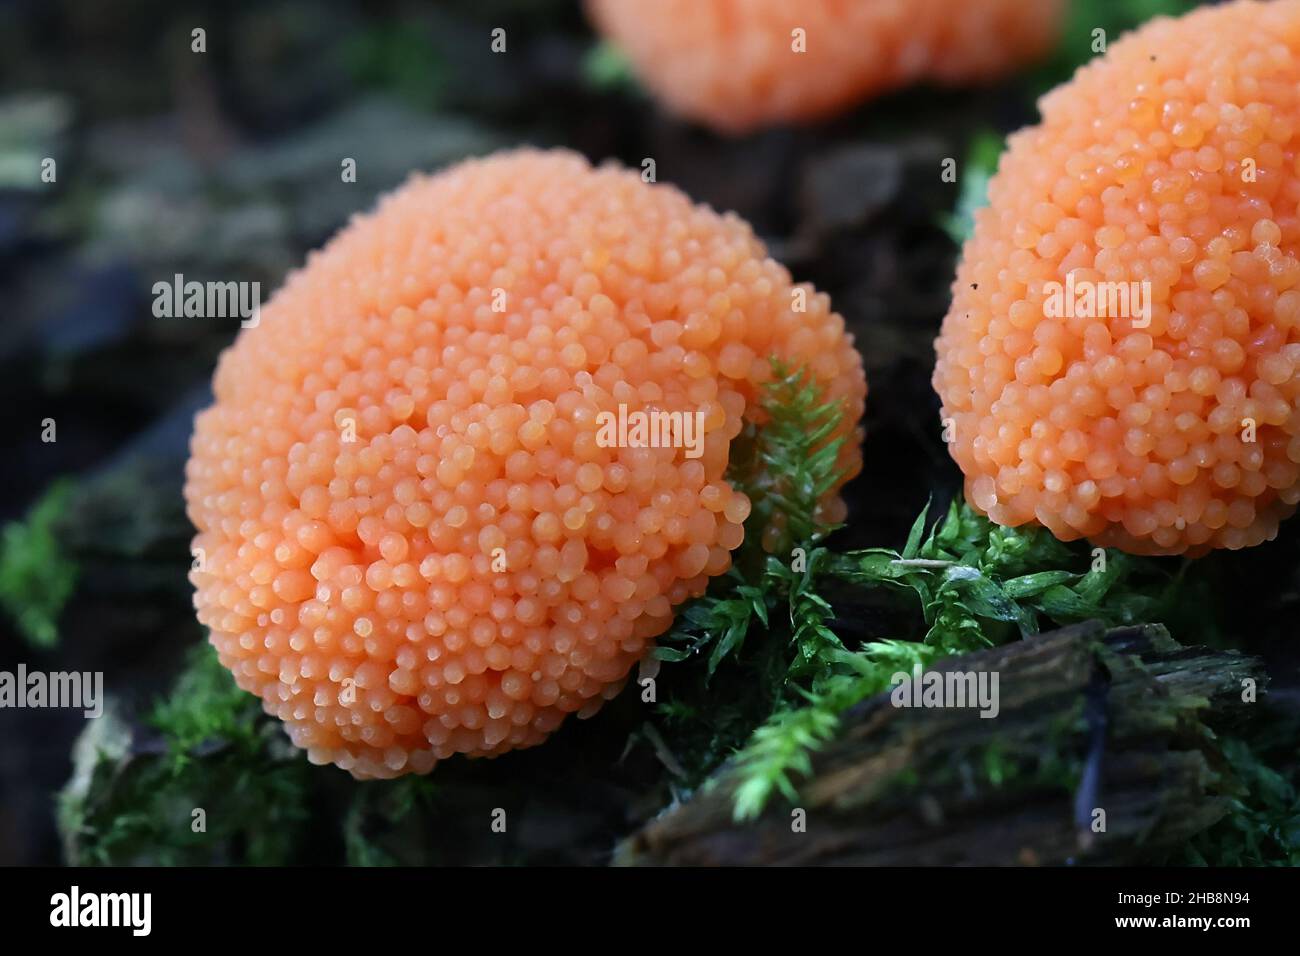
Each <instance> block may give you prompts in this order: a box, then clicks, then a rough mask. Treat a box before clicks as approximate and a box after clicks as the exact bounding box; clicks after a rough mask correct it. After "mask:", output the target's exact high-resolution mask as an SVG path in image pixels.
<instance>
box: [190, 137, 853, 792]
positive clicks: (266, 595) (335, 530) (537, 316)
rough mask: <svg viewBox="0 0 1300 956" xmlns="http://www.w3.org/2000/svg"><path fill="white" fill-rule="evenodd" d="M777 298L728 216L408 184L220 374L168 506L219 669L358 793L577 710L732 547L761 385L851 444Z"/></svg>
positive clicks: (662, 202)
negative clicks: (807, 375)
mask: <svg viewBox="0 0 1300 956" xmlns="http://www.w3.org/2000/svg"><path fill="white" fill-rule="evenodd" d="M796 288H799V287H795V286H793V285H792V283H791V280H790V276H789V274H788V273H787V272H786V270H785V269H784V268H783V267H781V266H780V265H778V264H777V263H776V262H774V261H772V260H771V259H769V258H767V257H766V254H765V251H764V249H763V246H762V245H761V244H760V243H759V242H758V240H757V239H756V238H755V237H754V235H753V233H752V231H751V230H750V228H749V227H748V226H747V225H746V224H745V223H744V222H742V221H741V220H739V219H737V218H736V217H735V216H733V215H725V216H720V215H718V214H716V213H714V212H713V211H711V210H709V209H707V208H704V207H699V206H694V205H692V204H691V202H690V201H689V200H688V199H687V198H686V197H685V196H683V195H682V194H681V193H679V192H677V191H676V190H674V189H672V188H669V187H666V186H651V185H647V184H645V183H643V182H642V181H641V179H640V177H639V176H638V175H636V174H634V173H630V172H627V171H625V170H620V169H615V168H612V167H602V168H599V169H593V168H591V167H590V166H588V165H587V163H586V162H585V161H584V160H583V159H582V158H581V157H579V156H576V155H574V154H571V153H563V152H555V153H541V152H530V151H524V152H515V153H507V154H501V155H498V156H495V157H491V158H488V159H485V160H479V161H473V162H468V163H465V164H463V165H460V166H457V167H455V168H453V169H450V170H448V171H446V172H444V173H442V174H440V175H437V176H433V177H416V178H414V179H413V180H411V182H409V183H408V184H407V185H406V186H405V187H403V188H402V189H400V190H398V191H397V192H396V193H393V194H392V195H390V196H388V197H387V198H386V199H384V200H383V201H382V202H381V203H380V205H379V208H378V210H377V211H376V212H375V213H373V214H371V215H368V216H363V217H360V218H358V219H357V220H355V221H354V222H353V223H352V224H351V225H350V226H349V227H348V228H347V229H345V230H344V231H343V232H342V233H340V234H339V235H338V236H337V237H336V238H335V239H334V240H333V241H331V242H330V243H329V244H328V245H327V246H326V247H325V248H324V249H323V250H322V251H320V252H319V253H316V254H314V255H313V256H312V257H311V258H310V260H309V261H308V263H307V265H306V267H305V268H304V269H302V270H301V271H299V272H297V273H296V274H294V275H293V276H292V277H291V278H290V279H289V280H288V282H287V283H286V284H285V286H284V288H283V289H281V290H280V291H279V293H278V294H277V295H276V296H275V297H274V298H273V299H272V300H271V301H270V302H269V303H268V304H267V305H266V307H265V308H264V309H263V310H262V316H261V322H260V324H259V325H258V326H256V327H254V328H249V329H246V330H244V331H243V332H242V333H241V334H240V336H239V338H238V339H237V341H236V342H235V344H234V345H233V346H232V347H231V348H230V349H229V350H227V351H226V353H225V354H224V355H223V356H222V358H221V361H220V364H219V367H218V369H217V372H216V377H215V383H214V387H215V394H216V402H215V404H214V405H213V406H212V407H211V408H209V409H207V410H206V411H204V412H202V413H201V414H200V415H199V417H198V420H197V423H196V427H195V434H194V439H193V443H192V457H191V460H190V462H189V466H188V469H187V479H188V480H187V485H186V489H185V493H186V500H187V502H188V506H189V514H190V517H191V519H192V520H193V522H194V524H195V526H196V527H197V528H198V534H197V536H196V537H195V539H194V546H195V548H197V549H200V552H201V557H202V559H203V569H202V570H196V571H194V572H192V574H191V577H192V580H193V582H194V584H195V586H196V589H197V594H196V598H195V603H196V606H197V608H198V612H199V617H200V619H201V621H202V622H203V623H204V624H206V625H207V626H208V627H209V628H210V630H211V639H212V642H213V644H214V645H215V646H216V648H217V651H218V653H219V655H220V657H221V660H222V662H223V663H224V664H225V665H226V666H227V667H229V668H230V669H231V670H232V671H233V673H234V675H235V678H236V680H237V681H238V682H239V685H240V686H241V687H243V688H244V689H246V690H249V691H252V692H253V693H255V694H257V695H259V696H260V697H261V698H262V700H263V702H264V705H265V707H266V709H267V711H268V712H269V713H272V714H275V715H277V716H278V717H280V718H281V719H282V720H283V721H285V723H286V724H287V726H288V729H289V733H290V736H291V737H292V739H293V741H294V742H295V743H296V744H297V745H298V746H300V747H304V748H306V749H307V751H308V753H309V755H310V758H311V759H312V760H313V761H315V762H318V763H324V762H332V763H335V764H337V765H339V766H340V767H344V768H346V769H348V770H350V771H352V773H353V774H354V775H356V776H359V777H389V776H394V775H398V774H401V773H405V772H411V771H416V772H425V771H428V770H429V769H430V768H431V767H432V766H433V764H434V762H435V761H436V760H439V759H442V758H445V757H447V756H450V755H451V754H454V753H465V754H470V755H477V756H484V755H494V754H499V753H502V752H504V751H507V750H510V749H512V748H516V747H525V746H529V745H532V744H536V743H538V742H540V741H542V740H543V739H545V737H546V736H547V735H548V734H549V733H551V732H552V731H553V730H555V729H556V727H558V726H559V724H560V722H561V721H562V720H563V718H564V716H565V715H566V714H569V713H571V712H575V711H583V712H590V711H592V710H594V709H595V708H596V707H597V706H599V704H600V703H601V702H602V701H603V700H604V699H605V698H607V697H610V696H612V695H613V694H614V693H615V692H617V690H618V689H619V687H620V686H621V684H622V682H623V681H624V679H625V678H626V676H627V674H628V672H629V669H630V668H631V667H632V666H633V665H634V664H635V663H636V662H637V660H638V659H639V658H641V657H642V656H643V655H644V654H645V653H646V651H647V649H648V648H649V647H650V646H651V645H652V642H653V638H654V637H655V636H656V635H658V634H660V633H662V632H663V631H664V630H665V629H666V628H667V627H668V626H669V624H670V623H671V620H672V613H673V606H674V605H675V604H677V603H679V602H681V601H683V600H685V599H686V598H687V597H689V596H692V595H698V594H700V593H702V592H703V590H704V588H705V585H706V583H707V581H708V579H709V577H710V576H711V575H716V574H719V573H721V572H722V571H724V570H725V569H726V568H727V567H728V565H729V563H730V555H729V550H730V549H732V548H734V547H735V546H736V545H737V544H739V543H740V541H741V538H742V535H743V531H742V522H743V521H744V519H745V517H746V516H747V514H748V512H749V502H748V500H747V499H746V498H745V497H744V495H742V494H740V493H739V492H737V491H735V490H733V489H732V488H731V486H730V485H729V484H728V483H727V482H726V481H725V480H724V478H723V472H724V469H725V468H726V465H727V460H728V454H729V442H730V439H731V438H732V437H734V436H735V435H736V434H737V433H738V432H739V430H740V429H741V427H742V423H743V419H745V418H751V419H752V418H755V416H756V415H757V414H759V410H758V409H757V408H756V407H755V406H756V403H755V399H756V395H757V390H758V387H759V385H760V383H762V382H763V381H765V380H766V379H768V378H769V377H770V364H769V356H772V355H777V356H781V357H782V358H784V359H785V360H786V361H788V362H789V363H791V364H792V365H799V366H806V367H807V368H809V369H810V370H811V372H812V373H813V374H814V375H815V376H816V377H817V378H818V380H819V381H820V382H821V384H822V385H823V386H824V390H825V393H826V395H827V396H828V397H835V398H839V399H842V400H843V402H844V409H845V416H844V425H843V428H842V431H843V432H844V433H848V432H850V431H852V430H854V429H855V427H856V423H857V421H858V419H859V417H860V415H861V413H862V407H863V400H864V396H865V383H864V380H863V375H862V366H861V360H860V358H859V356H858V354H857V353H856V352H855V351H854V349H853V345H852V340H851V338H850V337H849V336H847V335H846V334H845V331H844V324H843V321H842V319H841V318H840V317H839V316H838V315H836V314H834V313H833V312H831V310H830V306H829V302H828V300H827V299H826V297H825V296H823V295H818V294H816V293H814V292H812V291H811V290H810V289H807V288H806V287H803V292H802V293H801V294H800V295H799V296H796V295H795V294H794V290H795V289H796ZM803 296H806V297H807V309H806V311H803V312H798V311H794V310H792V305H793V306H794V307H795V308H798V304H797V300H798V299H799V298H802V297H803ZM620 405H622V406H624V407H625V410H626V411H627V412H628V413H629V414H630V413H635V412H639V411H680V412H695V411H698V412H701V413H702V414H703V419H702V421H703V424H704V429H705V438H704V441H703V447H702V449H701V451H702V454H701V455H699V457H691V449H689V448H682V447H617V445H614V446H611V444H610V442H609V441H608V440H602V438H601V431H600V423H599V421H598V419H599V418H600V413H602V412H606V411H608V412H611V413H617V410H618V408H619V406H620ZM606 434H607V436H608V433H606ZM859 456H860V453H859V451H858V444H857V442H856V441H852V440H850V441H849V442H847V443H846V447H845V450H844V452H843V459H842V464H843V465H844V467H845V469H846V470H847V471H848V472H849V473H853V472H855V471H856V470H857V469H858V467H859V466H860V457H859ZM833 517H834V516H833Z"/></svg>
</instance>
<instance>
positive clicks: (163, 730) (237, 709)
mask: <svg viewBox="0 0 1300 956" xmlns="http://www.w3.org/2000/svg"><path fill="white" fill-rule="evenodd" d="M74 756H75V759H74V775H73V779H72V781H71V782H70V783H69V785H68V786H67V787H66V788H65V789H64V791H63V793H62V794H61V795H60V799H59V824H60V829H61V831H62V834H63V837H64V845H65V852H66V856H67V862H68V863H70V864H73V865H136V864H149V865H164V866H171V865H203V864H218V863H235V864H250V865H274V864H287V863H292V862H295V861H296V860H298V859H299V856H300V853H301V851H302V849H303V841H304V834H305V824H306V821H307V819H308V816H309V809H310V808H309V805H308V804H309V794H310V791H309V786H308V784H309V774H310V768H309V766H308V764H307V761H306V759H305V758H304V757H303V755H302V753H301V752H300V751H297V750H295V749H294V748H292V747H291V746H290V745H289V742H288V741H287V740H286V739H285V737H284V732H283V730H282V729H281V728H280V727H279V726H278V723H277V722H275V721H272V720H270V719H268V718H266V717H264V716H263V715H262V713H261V706H260V704H259V703H258V701H257V699H256V698H255V697H253V696H252V695H250V694H246V693H244V692H243V691H241V690H239V689H238V687H236V686H235V683H234V680H233V679H232V678H231V676H230V674H229V672H227V671H226V670H225V668H223V667H222V666H221V664H220V663H219V662H218V661H217V659H216V654H215V652H214V651H213V650H212V648H211V647H209V646H208V645H206V644H204V645H202V646H200V647H197V648H195V650H194V651H193V652H192V654H191V656H190V660H189V663H188V665H187V667H186V669H185V671H184V672H183V673H182V675H181V677H180V679H179V680H178V681H177V683H176V687H175V689H174V690H173V692H172V693H171V694H170V695H169V696H168V697H167V698H166V699H165V700H162V701H160V702H159V703H158V704H157V705H156V706H155V707H154V708H153V709H152V710H151V712H150V713H149V714H148V715H147V717H146V719H145V720H144V722H143V723H142V724H133V723H131V722H129V721H127V720H125V719H123V718H122V717H121V716H120V715H119V714H118V713H117V712H116V711H115V710H111V711H110V713H109V714H108V715H106V716H105V717H103V718H100V719H99V720H95V721H91V722H90V724H89V725H88V729H87V731H86V734H85V735H84V736H83V738H82V740H81V741H80V742H79V744H78V748H77V751H76V753H75V755H74Z"/></svg>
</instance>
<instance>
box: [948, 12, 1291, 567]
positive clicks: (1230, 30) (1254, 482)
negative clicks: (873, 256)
mask: <svg viewBox="0 0 1300 956" xmlns="http://www.w3.org/2000/svg"><path fill="white" fill-rule="evenodd" d="M1041 108H1042V113H1043V121H1042V123H1041V125H1039V126H1037V127H1034V128H1031V129H1028V130H1024V131H1022V132H1020V133H1018V134H1016V135H1015V136H1014V137H1012V140H1011V142H1010V144H1009V148H1008V151H1007V153H1006V155H1005V156H1004V157H1003V160H1002V163H1001V167H1000V168H999V171H998V174H997V176H996V177H995V179H994V181H993V182H992V184H991V186H990V189H989V199H990V205H989V207H988V208H987V209H985V210H982V211H981V212H980V213H979V214H978V216H977V220H976V227H975V232H974V235H973V236H972V238H971V239H970V240H969V241H968V242H967V244H966V247H965V249H964V251H963V261H962V264H961V267H960V269H959V271H958V274H957V280H956V282H955V284H954V287H953V289H954V296H953V304H952V309H951V311H950V312H949V314H948V316H947V319H946V320H945V322H944V326H943V331H942V334H941V335H940V337H939V340H938V342H937V351H938V356H939V361H938V366H937V368H936V370H935V374H934V384H935V387H936V388H937V390H938V392H939V395H940V397H941V398H942V400H943V414H944V416H946V417H947V418H950V419H951V422H950V425H951V429H950V431H951V438H952V441H951V443H950V446H949V447H950V449H951V452H952V454H953V457H954V458H956V460H957V462H958V463H959V464H960V465H961V468H962V470H963V471H964V472H965V474H966V489H967V495H968V497H969V499H970V501H971V503H972V504H974V505H975V506H976V507H977V508H979V509H980V510H982V511H984V512H986V513H987V514H988V515H989V516H990V517H991V518H992V519H994V520H995V521H998V522H1000V523H1002V524H1007V525H1018V524H1022V523H1024V522H1028V521H1035V520H1036V521H1038V522H1040V523H1042V524H1044V525H1046V526H1047V527H1048V528H1050V529H1051V530H1052V531H1053V532H1054V533H1055V534H1056V535H1057V536H1058V537H1060V538H1063V539H1067V540H1068V539H1073V538H1078V537H1081V536H1086V537H1089V538H1091V539H1093V540H1094V541H1095V542H1096V543H1098V544H1101V545H1107V546H1109V545H1114V546H1117V547H1120V548H1123V549H1125V550H1128V551H1133V552H1138V553H1157V554H1173V553H1182V552H1188V553H1192V554H1196V553H1201V552H1204V551H1206V550H1209V549H1210V548H1213V547H1226V548H1241V547H1245V546H1248V545H1253V544H1257V543H1259V542H1261V541H1264V540H1266V539H1268V538H1271V537H1272V536H1273V535H1274V534H1275V533H1276V531H1277V527H1278V522H1279V520H1280V519H1282V518H1285V517H1286V516H1288V515H1290V514H1291V513H1292V512H1293V511H1294V510H1295V506H1296V502H1297V501H1300V411H1297V405H1298V403H1300V379H1298V378H1297V374H1296V373H1297V369H1300V261H1297V255H1298V254H1300V215H1298V213H1297V204H1298V203H1300V2H1296V0H1286V2H1280V3H1272V4H1255V3H1236V4H1232V5H1229V6H1225V7H1222V8H1217V9H1206V10H1203V11H1200V12H1197V13H1194V14H1191V15H1189V16H1186V17H1184V18H1182V19H1180V20H1167V19H1165V20H1159V21H1156V22H1153V23H1151V24H1149V25H1148V26H1146V27H1145V28H1143V29H1142V30H1141V31H1140V32H1138V33H1136V34H1135V35H1132V36H1129V37H1126V38H1124V39H1123V40H1121V41H1120V42H1118V43H1115V44H1114V45H1113V46H1112V47H1111V49H1110V52H1109V53H1108V54H1107V55H1106V56H1105V57H1104V58H1103V59H1100V60H1096V61H1093V62H1092V63H1090V64H1088V65H1087V66H1086V67H1084V68H1083V69H1082V70H1080V72H1079V73H1078V75H1077V76H1076V77H1075V78H1074V80H1073V81H1072V82H1070V83H1069V84H1067V85H1065V86H1063V87H1061V88H1059V89H1057V90H1055V91H1054V92H1052V93H1051V94H1049V95H1048V96H1046V97H1045V98H1044V99H1043V101H1042V103H1041ZM1071 273H1072V274H1073V275H1072V281H1073V284H1074V288H1075V290H1076V295H1075V297H1074V302H1075V308H1074V309H1073V313H1074V314H1072V315H1071V314H1062V310H1061V309H1060V308H1059V307H1058V306H1059V304H1061V303H1062V302H1063V301H1064V299H1065V297H1064V296H1062V297H1060V298H1058V299H1057V300H1056V301H1057V304H1056V305H1052V304H1049V303H1050V302H1051V300H1052V299H1053V293H1055V292H1057V291H1059V290H1061V289H1064V288H1066V283H1067V277H1069V276H1070V274H1071ZM1053 282H1055V283H1058V284H1059V286H1052V285H1050V283H1053ZM1106 282H1110V283H1125V285H1123V286H1112V287H1105V286H1101V285H1097V284H1096V283H1106ZM1135 282H1136V283H1139V285H1137V286H1131V285H1128V283H1135ZM1143 282H1145V283H1149V286H1148V287H1147V288H1148V290H1149V294H1150V299H1149V303H1150V310H1149V314H1145V313H1144V311H1143V310H1141V309H1137V308H1134V307H1133V303H1135V302H1138V301H1139V300H1141V299H1142V298H1143V297H1142V286H1141V285H1140V283H1143ZM1089 283H1092V284H1093V285H1092V288H1093V289H1094V291H1095V293H1096V303H1097V304H1096V306H1094V307H1093V308H1092V309H1089V307H1088V306H1087V303H1086V300H1081V299H1080V297H1079V290H1081V289H1086V288H1087V287H1088V284H1089ZM1112 289H1113V290H1114V291H1115V292H1117V293H1119V292H1122V291H1123V290H1125V289H1127V290H1129V292H1130V293H1131V292H1136V293H1138V297H1137V298H1136V299H1135V298H1133V297H1131V296H1130V307H1129V308H1128V310H1127V312H1125V310H1124V309H1123V308H1121V309H1119V310H1118V311H1119V312H1121V314H1120V315H1115V314H1114V312H1113V311H1112V310H1111V309H1110V308H1109V305H1108V308H1107V311H1108V312H1110V313H1111V314H1108V315H1106V316H1102V315H1101V314H1100V302H1101V298H1102V295H1101V293H1102V292H1103V291H1104V292H1105V293H1106V295H1107V297H1109V295H1110V292H1111V290H1112ZM1114 301H1115V302H1117V303H1119V304H1120V305H1121V306H1122V303H1123V300H1122V298H1120V297H1119V296H1118V295H1117V296H1116V298H1115V300H1114ZM1079 305H1083V308H1082V310H1080V309H1079V308H1078V306H1079ZM1081 311H1082V312H1083V313H1085V314H1080V312H1081ZM1053 312H1054V313H1056V314H1055V315H1049V314H1048V313H1053ZM1089 312H1091V313H1092V314H1091V315H1088V314H1086V313H1089ZM1148 321H1149V324H1146V323H1147V322H1148Z"/></svg>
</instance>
